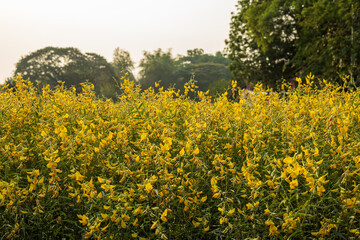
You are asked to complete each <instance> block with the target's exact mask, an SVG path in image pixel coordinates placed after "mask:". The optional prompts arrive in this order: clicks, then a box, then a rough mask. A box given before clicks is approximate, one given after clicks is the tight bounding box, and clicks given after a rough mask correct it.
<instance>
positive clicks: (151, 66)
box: [139, 49, 231, 94]
mask: <svg viewBox="0 0 360 240" xmlns="http://www.w3.org/2000/svg"><path fill="white" fill-rule="evenodd" d="M229 62H230V61H229V59H227V58H226V57H224V56H223V55H222V53H220V52H217V53H216V54H215V55H212V54H206V53H205V52H204V50H203V49H193V50H188V51H187V55H186V56H181V55H179V56H177V57H173V56H172V54H171V51H170V50H169V51H167V52H164V51H163V50H161V49H158V50H156V51H154V52H153V53H151V52H144V58H143V59H142V60H141V62H140V67H141V70H140V79H139V82H140V84H141V86H142V88H143V89H147V88H149V87H150V86H154V84H155V82H160V85H161V86H162V87H164V88H168V87H174V88H175V89H180V90H182V89H183V86H184V84H185V83H186V82H188V81H190V79H191V78H192V77H193V78H194V80H195V81H197V86H198V90H200V91H207V90H209V89H210V88H215V87H216V86H219V84H215V82H217V81H219V83H221V84H222V85H224V83H225V85H227V84H228V83H229V81H230V78H231V73H230V71H229V70H228V68H227V66H228V64H229ZM220 89H222V90H223V91H225V90H224V88H220ZM217 92H218V91H216V89H212V93H214V94H215V93H217Z"/></svg>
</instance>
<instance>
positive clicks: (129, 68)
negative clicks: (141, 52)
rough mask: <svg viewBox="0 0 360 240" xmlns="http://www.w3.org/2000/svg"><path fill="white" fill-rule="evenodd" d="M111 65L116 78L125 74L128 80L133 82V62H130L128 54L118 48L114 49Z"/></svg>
mask: <svg viewBox="0 0 360 240" xmlns="http://www.w3.org/2000/svg"><path fill="white" fill-rule="evenodd" d="M111 64H112V66H113V68H114V70H115V73H116V75H117V76H123V75H126V74H127V75H128V78H129V79H130V80H132V81H134V80H135V77H134V74H133V71H134V62H133V61H132V59H131V57H130V53H129V52H127V51H125V50H123V49H120V48H116V49H115V50H114V54H113V61H112V62H111Z"/></svg>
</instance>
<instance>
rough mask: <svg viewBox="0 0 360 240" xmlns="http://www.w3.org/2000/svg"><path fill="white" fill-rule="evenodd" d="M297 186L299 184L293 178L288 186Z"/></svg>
mask: <svg viewBox="0 0 360 240" xmlns="http://www.w3.org/2000/svg"><path fill="white" fill-rule="evenodd" d="M297 186H299V182H298V180H297V179H294V180H292V181H291V182H290V188H291V189H295V188H296V187H297Z"/></svg>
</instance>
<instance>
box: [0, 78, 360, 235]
mask: <svg viewBox="0 0 360 240" xmlns="http://www.w3.org/2000/svg"><path fill="white" fill-rule="evenodd" d="M313 81H314V78H313V76H309V77H307V78H306V79H303V83H302V82H301V79H298V85H299V86H298V87H297V89H296V90H291V89H290V88H288V87H287V86H284V88H285V89H284V91H287V96H283V95H281V94H280V93H276V92H272V91H270V92H269V94H264V93H263V90H262V88H261V86H259V85H258V86H256V87H255V91H254V93H252V94H247V97H244V96H245V95H246V94H245V92H244V91H241V92H240V93H239V94H237V95H239V96H240V97H239V98H238V100H236V101H229V100H228V98H227V96H226V94H224V95H223V96H221V97H218V98H217V99H210V98H209V97H207V96H206V94H204V93H201V92H199V93H197V92H196V87H195V86H194V84H193V83H189V84H187V85H186V86H185V93H184V94H179V93H178V92H174V91H173V90H163V89H159V87H157V86H155V89H154V88H150V89H148V90H147V91H145V92H141V91H140V88H138V87H137V86H135V85H134V83H132V82H129V81H127V80H126V79H123V81H122V84H121V87H122V91H123V95H121V96H120V97H119V98H120V99H119V101H118V102H117V103H113V102H111V101H110V100H108V101H105V100H100V99H98V98H97V97H96V96H95V94H94V92H93V89H92V88H93V87H92V86H91V85H88V84H84V85H83V91H82V93H81V94H76V91H75V89H65V88H64V87H63V86H60V87H58V88H57V89H53V90H51V89H48V88H44V89H41V90H39V89H37V88H36V87H34V86H33V85H32V84H31V83H30V82H28V81H25V80H22V79H21V77H19V78H18V79H17V81H16V88H15V89H8V88H7V87H4V88H3V89H2V90H1V92H0V102H1V105H0V120H1V124H0V239H82V238H85V239H87V238H88V239H139V240H140V239H267V238H273V239H305V238H306V239H322V238H323V239H358V238H359V236H360V223H359V221H360V200H359V199H360V124H359V122H360V98H359V96H360V91H359V90H352V91H344V89H343V87H341V86H340V87H334V86H332V85H331V84H328V83H326V82H325V81H324V82H323V83H322V84H323V87H322V88H321V89H320V88H316V87H314V86H313V85H314V84H313ZM232 85H233V92H234V91H237V90H236V83H235V82H233V84H232ZM190 94H196V96H197V100H196V101H194V100H191V99H190V98H189V97H188V95H190ZM229 94H230V93H229Z"/></svg>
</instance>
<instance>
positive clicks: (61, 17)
mask: <svg viewBox="0 0 360 240" xmlns="http://www.w3.org/2000/svg"><path fill="white" fill-rule="evenodd" d="M236 3H237V0H176V1H175V0H99V1H93V0H86V1H84V0H61V1H49V0H32V1H29V0H0V83H3V82H4V80H5V78H6V77H9V76H11V74H12V72H13V71H14V70H15V64H16V62H18V61H19V60H20V58H21V57H22V56H25V55H27V54H29V53H31V52H33V51H36V50H38V49H41V48H44V47H47V46H54V47H75V48H78V49H80V51H82V52H83V53H85V52H93V53H97V54H99V55H101V56H104V57H105V58H106V59H107V60H108V61H109V62H110V61H111V60H112V54H113V51H114V49H115V48H116V47H120V48H121V49H124V50H126V51H128V52H129V53H130V55H131V58H132V59H133V60H134V61H135V62H136V63H138V62H139V60H140V59H141V58H142V56H143V51H144V50H146V51H154V50H156V49H158V48H162V49H163V50H164V51H166V50H168V49H170V48H171V49H172V53H173V56H176V55H178V54H181V55H185V54H186V50H189V49H194V48H203V49H204V50H205V52H206V53H215V52H216V51H222V50H223V49H224V47H225V43H224V41H225V39H226V38H227V37H228V34H229V24H230V19H231V12H235V11H236V8H235V5H236Z"/></svg>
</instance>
